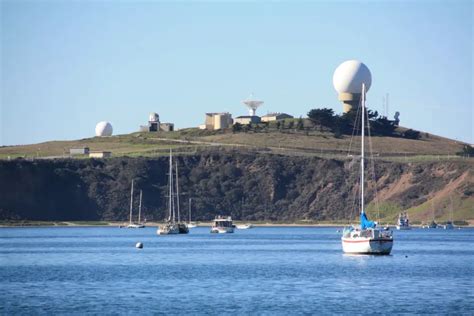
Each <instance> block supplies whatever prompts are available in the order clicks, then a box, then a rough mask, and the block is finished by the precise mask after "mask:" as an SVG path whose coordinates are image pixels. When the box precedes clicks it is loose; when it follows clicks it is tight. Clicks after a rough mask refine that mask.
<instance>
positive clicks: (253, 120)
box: [234, 115, 261, 125]
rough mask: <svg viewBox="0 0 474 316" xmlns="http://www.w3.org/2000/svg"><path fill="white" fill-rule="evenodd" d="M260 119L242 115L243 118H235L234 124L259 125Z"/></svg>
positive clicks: (254, 116)
mask: <svg viewBox="0 0 474 316" xmlns="http://www.w3.org/2000/svg"><path fill="white" fill-rule="evenodd" d="M260 121H261V120H260V117H259V116H256V115H253V116H251V115H243V116H237V117H236V118H235V120H234V124H235V123H239V124H242V125H248V124H258V123H260Z"/></svg>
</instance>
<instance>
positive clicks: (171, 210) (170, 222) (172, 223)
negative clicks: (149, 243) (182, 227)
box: [156, 149, 179, 235]
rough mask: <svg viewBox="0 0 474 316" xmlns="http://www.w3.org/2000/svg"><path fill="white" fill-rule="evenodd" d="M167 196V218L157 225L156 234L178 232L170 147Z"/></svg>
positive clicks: (173, 233)
mask: <svg viewBox="0 0 474 316" xmlns="http://www.w3.org/2000/svg"><path fill="white" fill-rule="evenodd" d="M168 182H169V183H168V184H169V196H168V198H169V199H168V219H167V221H166V222H165V223H164V224H163V225H160V226H158V229H157V231H156V233H157V234H158V235H175V234H179V225H178V223H177V222H176V213H175V205H174V198H173V154H172V152H171V149H170V168H169V179H168Z"/></svg>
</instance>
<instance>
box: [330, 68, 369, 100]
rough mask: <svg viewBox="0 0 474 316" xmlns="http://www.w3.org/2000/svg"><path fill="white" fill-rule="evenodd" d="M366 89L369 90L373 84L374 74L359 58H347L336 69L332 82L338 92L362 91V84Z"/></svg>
mask: <svg viewBox="0 0 474 316" xmlns="http://www.w3.org/2000/svg"><path fill="white" fill-rule="evenodd" d="M363 83H365V91H369V89H370V86H371V84H372V75H371V74H370V70H369V68H367V66H366V65H365V64H364V63H362V62H360V61H358V60H347V61H345V62H343V63H342V64H340V65H339V67H337V68H336V71H334V75H333V77H332V84H333V85H334V89H336V91H337V92H338V93H361V92H362V84H363Z"/></svg>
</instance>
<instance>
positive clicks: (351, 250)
mask: <svg viewBox="0 0 474 316" xmlns="http://www.w3.org/2000/svg"><path fill="white" fill-rule="evenodd" d="M361 101H362V102H361V106H360V108H361V113H362V125H361V130H362V137H361V159H360V160H361V163H360V169H361V172H360V188H361V190H360V226H350V227H346V228H344V231H343V233H342V237H341V242H342V250H343V252H344V253H348V254H369V255H389V254H390V251H391V250H392V246H393V236H392V232H391V231H390V230H386V229H383V228H379V227H377V223H376V222H373V221H370V220H369V219H368V218H367V215H366V214H365V210H364V207H365V205H364V169H365V166H364V164H365V155H364V151H365V150H364V137H365V84H362V100H361Z"/></svg>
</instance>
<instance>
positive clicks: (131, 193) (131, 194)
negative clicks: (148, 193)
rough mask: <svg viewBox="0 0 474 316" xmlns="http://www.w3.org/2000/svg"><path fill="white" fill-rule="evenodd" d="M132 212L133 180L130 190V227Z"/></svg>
mask: <svg viewBox="0 0 474 316" xmlns="http://www.w3.org/2000/svg"><path fill="white" fill-rule="evenodd" d="M132 210H133V179H132V189H131V192H130V225H131V224H132Z"/></svg>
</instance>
